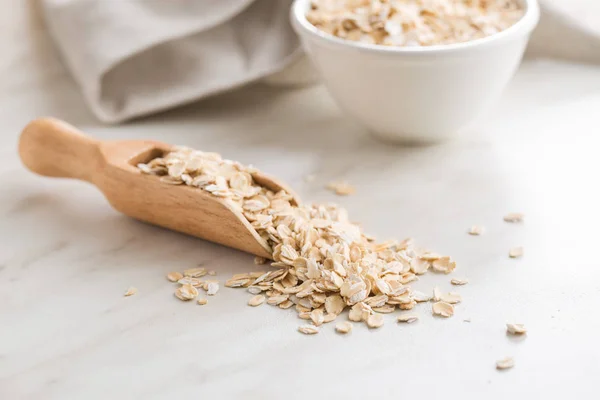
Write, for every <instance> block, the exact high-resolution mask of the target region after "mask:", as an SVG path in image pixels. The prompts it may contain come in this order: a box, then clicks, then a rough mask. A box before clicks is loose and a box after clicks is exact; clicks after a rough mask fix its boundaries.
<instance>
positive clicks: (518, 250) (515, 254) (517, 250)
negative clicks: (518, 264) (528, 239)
mask: <svg viewBox="0 0 600 400" xmlns="http://www.w3.org/2000/svg"><path fill="white" fill-rule="evenodd" d="M522 255H523V248H522V247H513V248H512V249H510V251H509V252H508V256H509V257H510V258H519V257H521V256H522Z"/></svg>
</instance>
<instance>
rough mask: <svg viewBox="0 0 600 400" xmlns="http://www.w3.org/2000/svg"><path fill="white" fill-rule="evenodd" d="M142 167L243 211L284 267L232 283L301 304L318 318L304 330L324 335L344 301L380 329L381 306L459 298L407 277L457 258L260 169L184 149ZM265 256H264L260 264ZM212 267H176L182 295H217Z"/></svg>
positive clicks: (277, 301)
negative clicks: (279, 187) (296, 194)
mask: <svg viewBox="0 0 600 400" xmlns="http://www.w3.org/2000/svg"><path fill="white" fill-rule="evenodd" d="M138 167H139V169H140V170H141V171H143V172H145V173H148V174H154V175H158V176H160V177H161V178H160V179H161V180H163V181H165V182H167V183H170V184H186V185H189V186H193V187H197V188H198V189H199V190H204V191H207V192H209V193H212V194H213V195H214V196H218V197H220V198H222V199H223V200H224V201H227V202H229V203H230V204H232V205H233V206H234V207H237V208H238V209H239V211H240V212H241V213H242V214H243V215H244V216H245V217H246V218H247V220H248V221H249V222H250V223H251V225H252V226H253V227H254V229H256V231H257V232H258V234H259V235H260V236H261V237H262V238H263V239H265V240H266V241H267V243H268V244H269V246H270V247H271V249H272V259H273V260H274V262H273V263H272V264H271V265H272V266H273V267H276V268H277V269H274V270H270V271H260V272H249V273H243V274H237V275H234V276H233V277H232V278H231V279H229V280H228V281H227V282H226V283H225V286H227V287H233V288H247V290H248V292H250V293H251V294H252V295H253V296H254V297H252V298H251V299H250V300H249V301H248V305H250V306H252V307H257V306H260V305H261V304H263V303H265V302H266V303H267V304H269V305H272V306H277V307H279V308H282V309H287V308H291V307H294V308H295V310H296V312H297V313H298V316H299V317H300V318H301V319H304V320H307V321H310V323H311V325H303V326H302V327H300V328H299V331H300V332H302V333H305V334H315V333H318V332H319V328H318V327H319V326H321V325H322V324H326V323H329V322H332V321H334V320H335V319H336V318H337V317H338V316H339V315H340V314H341V313H342V312H343V311H344V310H345V309H349V310H350V312H349V316H348V317H349V319H350V320H351V321H354V322H365V323H366V324H367V326H368V327H369V328H373V329H376V328H379V327H381V326H382V325H383V323H384V319H383V314H387V313H391V312H393V311H395V310H396V309H400V310H410V309H412V308H413V307H414V306H415V305H416V304H417V302H426V301H429V300H430V299H432V298H433V299H434V301H435V302H436V303H435V304H433V306H432V311H433V313H434V314H435V315H439V316H442V317H450V316H452V315H453V314H454V304H456V303H459V302H460V301H461V297H460V295H459V294H457V293H454V292H450V293H442V292H440V291H439V289H436V290H435V291H434V295H433V296H428V295H425V294H423V293H420V292H417V291H414V292H413V291H412V290H411V288H410V286H409V285H408V284H409V283H410V282H412V281H415V280H417V279H418V276H419V275H422V274H425V273H426V272H427V271H429V270H432V271H434V272H439V273H445V274H448V273H450V272H452V271H453V270H454V269H455V268H456V263H455V262H454V261H453V260H452V259H451V258H450V257H448V256H443V255H439V254H435V253H432V252H429V251H425V250H421V249H418V248H416V247H415V246H414V244H413V242H412V240H410V239H407V240H404V241H386V242H383V243H376V242H375V240H374V239H373V238H372V237H370V236H367V235H366V234H364V233H363V232H362V230H361V228H360V227H359V226H358V225H356V224H354V223H352V222H350V220H349V219H348V214H347V212H346V210H344V209H343V208H340V207H338V206H337V205H335V204H327V205H302V206H297V205H295V204H294V203H293V200H292V196H291V195H289V194H288V193H286V192H284V191H280V192H277V193H274V192H272V191H270V190H268V189H266V188H265V187H262V186H260V185H258V184H257V183H256V182H255V181H254V179H253V177H252V174H253V173H254V172H255V171H256V170H254V169H252V168H248V167H245V166H243V165H241V164H239V163H237V162H233V161H229V160H223V159H222V158H221V157H220V156H219V155H218V154H215V153H204V152H200V151H195V150H192V149H188V148H183V147H177V148H174V149H173V151H172V152H170V153H168V154H167V155H166V156H165V157H162V158H156V159H154V160H152V161H150V162H149V163H148V164H140V165H138ZM266 261H267V260H265V259H263V258H259V257H257V258H256V259H255V264H259V265H260V264H264V263H266ZM207 274H209V272H208V271H206V269H205V268H201V267H200V268H193V269H189V270H186V271H183V274H182V273H178V272H172V273H169V274H168V275H167V279H169V280H170V281H172V282H178V283H179V284H180V285H181V286H180V287H179V288H177V290H176V292H175V295H176V296H177V297H178V298H179V299H181V300H184V301H189V300H193V299H195V298H196V297H198V295H199V292H198V290H197V288H203V289H204V290H205V291H206V294H207V295H209V296H210V295H213V294H215V293H216V292H217V290H218V288H219V286H218V283H217V282H216V281H202V280H200V278H201V277H203V276H205V275H207ZM412 318H413V317H411V320H410V322H412V321H413V319H412ZM406 322H409V321H408V320H406ZM337 326H338V328H337V330H338V332H340V333H347V332H350V330H351V329H352V328H351V327H349V326H348V325H347V324H342V325H340V324H338V325H337Z"/></svg>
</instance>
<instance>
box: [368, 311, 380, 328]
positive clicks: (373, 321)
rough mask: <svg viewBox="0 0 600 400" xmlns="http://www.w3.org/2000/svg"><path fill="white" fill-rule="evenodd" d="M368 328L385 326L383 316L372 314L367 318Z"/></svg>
mask: <svg viewBox="0 0 600 400" xmlns="http://www.w3.org/2000/svg"><path fill="white" fill-rule="evenodd" d="M367 326H368V327H369V328H372V329H377V328H381V327H382V326H383V315H381V314H377V313H374V314H371V315H369V316H368V317H367Z"/></svg>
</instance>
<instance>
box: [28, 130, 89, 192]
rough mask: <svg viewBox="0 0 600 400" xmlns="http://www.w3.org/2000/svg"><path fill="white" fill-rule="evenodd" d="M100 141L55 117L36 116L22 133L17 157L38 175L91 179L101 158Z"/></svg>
mask: <svg viewBox="0 0 600 400" xmlns="http://www.w3.org/2000/svg"><path fill="white" fill-rule="evenodd" d="M99 144H100V142H99V141H97V140H94V139H92V138H90V137H88V136H86V135H85V134H83V133H82V132H81V131H79V130H78V129H77V128H75V127H74V126H71V125H69V124H68V123H66V122H64V121H61V120H58V119H54V118H39V119H36V120H34V121H32V122H30V123H29V124H28V125H27V126H26V127H25V128H24V129H23V131H22V132H21V137H20V139H19V156H20V157H21V161H22V162H23V164H24V165H25V166H26V167H27V168H29V169H30V170H31V171H33V172H35V173H36V174H39V175H44V176H51V177H56V178H74V179H80V180H84V181H88V182H91V181H92V178H93V175H94V171H95V170H96V167H97V166H98V163H99V161H100V160H101V153H100V147H99Z"/></svg>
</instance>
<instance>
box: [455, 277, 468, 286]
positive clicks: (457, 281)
mask: <svg viewBox="0 0 600 400" xmlns="http://www.w3.org/2000/svg"><path fill="white" fill-rule="evenodd" d="M450 283H451V284H453V285H456V286H462V285H466V284H467V283H469V280H468V279H460V278H452V279H451V280H450Z"/></svg>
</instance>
